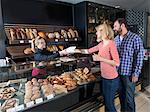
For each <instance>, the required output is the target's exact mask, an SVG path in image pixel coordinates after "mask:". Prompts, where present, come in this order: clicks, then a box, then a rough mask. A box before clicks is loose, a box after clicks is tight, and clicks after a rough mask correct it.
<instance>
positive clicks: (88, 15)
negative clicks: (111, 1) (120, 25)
mask: <svg viewBox="0 0 150 112" xmlns="http://www.w3.org/2000/svg"><path fill="white" fill-rule="evenodd" d="M74 11H75V12H74V17H75V27H76V28H79V29H80V30H81V37H83V38H82V43H81V44H80V45H81V46H82V47H85V48H89V47H91V46H93V44H92V43H91V41H93V38H95V37H96V35H95V32H96V31H95V27H96V26H98V25H99V24H100V23H101V22H102V21H103V20H109V21H110V22H111V25H113V22H114V21H115V19H117V18H118V17H125V11H124V10H122V9H118V8H114V7H110V6H106V5H101V4H97V3H93V2H88V1H84V2H80V3H78V4H76V5H75V6H74ZM90 43H91V44H90Z"/></svg>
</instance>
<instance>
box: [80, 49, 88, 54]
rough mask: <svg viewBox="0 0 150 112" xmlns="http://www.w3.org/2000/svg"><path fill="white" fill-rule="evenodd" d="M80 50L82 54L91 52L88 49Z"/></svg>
mask: <svg viewBox="0 0 150 112" xmlns="http://www.w3.org/2000/svg"><path fill="white" fill-rule="evenodd" d="M80 51H81V53H82V54H89V52H88V50H87V49H80Z"/></svg>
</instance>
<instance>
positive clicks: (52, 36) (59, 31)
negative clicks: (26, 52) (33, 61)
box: [4, 24, 81, 44]
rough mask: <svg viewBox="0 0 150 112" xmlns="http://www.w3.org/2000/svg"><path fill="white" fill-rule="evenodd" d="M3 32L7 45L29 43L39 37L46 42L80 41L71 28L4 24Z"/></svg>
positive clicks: (76, 33) (74, 30) (75, 31)
mask: <svg viewBox="0 0 150 112" xmlns="http://www.w3.org/2000/svg"><path fill="white" fill-rule="evenodd" d="M4 26H5V32H6V36H7V38H8V41H9V44H25V43H31V40H32V39H34V38H36V37H37V36H41V37H43V38H44V39H46V40H47V41H50V42H52V41H54V42H59V41H62V42H64V41H66V42H67V41H80V40H81V38H80V37H79V33H78V31H77V30H76V29H75V28H74V27H73V26H51V25H27V24H5V25H4Z"/></svg>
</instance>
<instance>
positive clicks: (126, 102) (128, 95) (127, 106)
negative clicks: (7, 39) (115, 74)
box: [119, 75, 135, 112]
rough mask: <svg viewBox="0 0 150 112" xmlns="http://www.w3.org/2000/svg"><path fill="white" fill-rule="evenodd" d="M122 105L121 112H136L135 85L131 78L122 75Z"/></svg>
mask: <svg viewBox="0 0 150 112" xmlns="http://www.w3.org/2000/svg"><path fill="white" fill-rule="evenodd" d="M120 83H121V84H120V94H119V98H120V103H121V112H135V100H134V93H135V84H134V83H132V82H131V77H130V76H122V75H120Z"/></svg>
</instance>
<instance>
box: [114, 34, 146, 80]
mask: <svg viewBox="0 0 150 112" xmlns="http://www.w3.org/2000/svg"><path fill="white" fill-rule="evenodd" d="M115 42H116V45H117V49H118V52H119V57H120V65H119V67H118V73H119V74H120V75H129V76H130V75H134V76H137V77H138V76H139V75H140V73H141V69H142V64H143V59H144V47H143V42H142V39H141V38H140V37H139V36H138V35H137V34H135V33H132V32H130V31H128V33H127V34H126V36H125V37H124V38H123V40H122V41H121V40H120V36H119V35H117V36H116V37H115Z"/></svg>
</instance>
